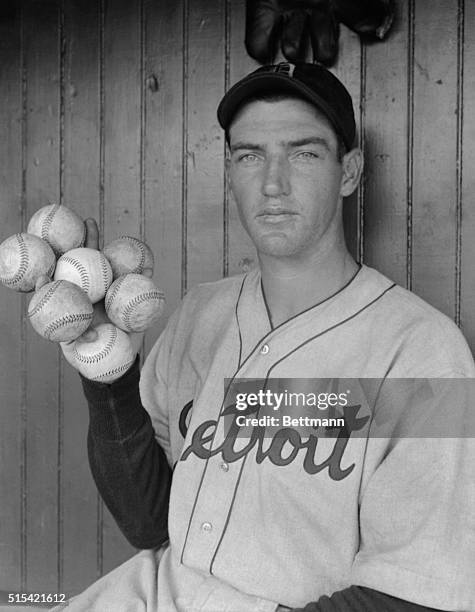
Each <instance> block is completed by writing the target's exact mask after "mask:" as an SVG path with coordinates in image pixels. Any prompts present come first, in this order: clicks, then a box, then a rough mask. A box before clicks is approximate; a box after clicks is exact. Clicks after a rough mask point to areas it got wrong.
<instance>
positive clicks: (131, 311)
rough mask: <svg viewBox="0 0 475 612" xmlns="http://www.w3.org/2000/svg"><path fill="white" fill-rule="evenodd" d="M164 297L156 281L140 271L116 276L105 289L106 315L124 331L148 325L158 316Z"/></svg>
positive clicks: (144, 327)
mask: <svg viewBox="0 0 475 612" xmlns="http://www.w3.org/2000/svg"><path fill="white" fill-rule="evenodd" d="M164 305H165V297H164V294H163V292H162V291H160V290H159V289H158V288H157V286H156V285H155V283H154V282H153V281H152V280H151V279H149V278H147V277H145V276H142V275H141V274H125V275H124V276H119V278H118V279H116V280H115V281H114V282H113V283H112V285H111V286H110V287H109V289H108V291H107V293H106V299H105V308H106V313H107V316H108V317H109V319H110V320H111V321H112V322H113V323H115V325H117V327H120V328H121V329H123V330H124V331H127V332H141V331H145V330H146V329H148V328H149V327H150V326H151V325H153V323H154V322H155V321H156V320H157V319H158V318H159V317H160V315H161V314H162V312H163V307H164Z"/></svg>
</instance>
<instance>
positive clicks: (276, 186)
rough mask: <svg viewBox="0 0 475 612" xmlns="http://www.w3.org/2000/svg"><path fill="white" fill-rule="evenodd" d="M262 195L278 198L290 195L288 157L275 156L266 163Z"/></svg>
mask: <svg viewBox="0 0 475 612" xmlns="http://www.w3.org/2000/svg"><path fill="white" fill-rule="evenodd" d="M262 193H263V194H264V195H265V196H268V197H273V198H276V197H278V196H281V195H289V193H290V182H289V163H288V160H287V158H286V157H283V156H275V157H271V158H269V159H268V160H267V161H266V164H265V167H264V177H263V182H262Z"/></svg>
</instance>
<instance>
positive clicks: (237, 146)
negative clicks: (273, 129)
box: [229, 142, 264, 153]
mask: <svg viewBox="0 0 475 612" xmlns="http://www.w3.org/2000/svg"><path fill="white" fill-rule="evenodd" d="M229 149H230V151H231V153H234V151H240V150H241V149H246V150H247V151H263V150H264V147H263V146H262V145H259V144H257V143H255V142H235V143H234V144H232V145H231V146H230V147H229Z"/></svg>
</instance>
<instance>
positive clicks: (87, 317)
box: [44, 312, 93, 340]
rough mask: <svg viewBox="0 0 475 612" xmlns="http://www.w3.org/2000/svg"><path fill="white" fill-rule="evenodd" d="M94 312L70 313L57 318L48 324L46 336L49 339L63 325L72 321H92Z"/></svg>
mask: <svg viewBox="0 0 475 612" xmlns="http://www.w3.org/2000/svg"><path fill="white" fill-rule="evenodd" d="M92 314H93V313H92V312H91V313H84V314H69V315H65V316H64V317H61V319H57V320H56V321H53V322H52V323H50V324H49V325H48V327H47V328H46V329H45V331H44V336H45V338H46V339H47V340H50V339H51V336H52V335H53V334H54V332H55V331H58V329H60V328H61V327H64V326H65V325H69V324H70V323H79V322H80V321H92Z"/></svg>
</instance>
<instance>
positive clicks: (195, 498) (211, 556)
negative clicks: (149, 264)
mask: <svg viewBox="0 0 475 612" xmlns="http://www.w3.org/2000/svg"><path fill="white" fill-rule="evenodd" d="M218 119H219V122H220V124H221V126H222V127H223V128H224V129H225V131H226V138H227V142H228V145H229V153H230V156H229V161H228V162H227V173H228V180H229V185H230V188H231V192H232V194H233V197H234V200H235V202H236V205H237V207H238V210H239V214H240V218H241V220H242V223H243V225H244V227H245V229H246V230H247V232H248V233H249V235H250V237H251V238H252V240H253V242H254V244H255V246H256V249H257V253H258V259H259V266H258V267H257V268H256V269H254V270H252V271H250V272H248V273H246V274H243V275H240V276H235V277H231V278H226V279H223V280H220V281H218V282H214V283H205V284H203V285H199V286H197V287H195V288H193V289H192V290H191V291H190V292H189V293H188V294H187V296H186V297H185V299H184V300H183V302H182V304H181V305H180V307H179V308H178V309H177V311H176V312H175V313H174V314H173V315H172V316H171V318H170V320H169V321H168V324H167V327H166V329H165V331H164V332H163V334H162V335H161V337H160V338H159V340H158V341H157V343H156V344H155V346H154V348H153V349H152V351H151V352H150V354H149V355H148V357H147V360H146V362H145V364H144V367H143V368H142V371H141V372H140V371H139V365H138V362H136V363H135V365H134V366H133V367H132V368H131V369H130V370H129V371H128V372H127V373H126V374H125V375H123V376H122V377H121V378H119V379H118V380H117V381H115V382H113V383H112V384H101V383H97V382H92V381H88V380H86V379H84V380H83V385H84V390H85V394H86V397H87V400H88V403H89V407H90V414H91V422H90V433H89V454H90V462H91V467H92V470H93V473H94V477H95V479H96V482H97V484H98V487H99V490H100V491H101V494H102V496H103V498H104V500H105V502H106V503H107V505H108V507H109V508H110V510H111V512H112V513H113V515H114V516H115V518H116V520H117V522H118V524H119V525H120V527H121V529H122V530H123V532H124V534H125V535H126V536H127V538H128V539H129V540H130V541H131V543H132V544H134V545H135V546H137V547H139V548H143V549H146V550H143V551H142V552H140V553H139V554H137V555H136V556H134V557H133V558H132V559H130V560H129V561H127V562H126V563H125V564H123V565H122V566H120V567H119V568H117V569H116V570H114V571H113V572H111V573H110V574H108V575H106V576H104V577H103V578H102V579H100V580H99V581H98V582H96V583H95V584H93V585H92V586H91V587H90V588H89V589H87V590H86V591H85V592H84V593H82V594H81V595H79V596H77V597H76V598H73V599H72V600H71V601H70V602H69V603H68V607H67V609H68V611H70V612H77V611H86V610H87V611H88V612H99V611H100V612H104V611H106V610H111V611H114V612H120V611H124V612H125V611H127V612H131V611H135V610H137V611H138V610H147V611H155V610H158V611H160V612H162V611H163V612H197V611H203V612H225V611H227V612H247V611H249V612H250V611H253V612H257V611H260V612H274V611H276V610H289V609H291V610H294V611H296V610H301V609H305V610H306V611H307V612H322V611H332V612H349V611H352V612H363V611H364V612H368V611H374V612H376V611H377V612H384V611H412V612H416V611H422V610H428V609H437V610H451V611H455V610H457V611H462V610H464V611H466V610H475V579H474V573H473V572H474V569H473V568H474V567H475V522H474V520H473V516H474V513H473V508H474V502H475V445H474V444H473V442H472V440H471V439H470V438H469V437H463V435H462V434H463V429H464V428H465V427H466V426H467V423H468V422H469V419H470V416H471V415H470V407H471V406H470V402H469V401H468V400H467V397H468V396H467V392H460V393H451V394H450V401H449V406H450V415H451V417H452V428H453V432H452V434H453V435H451V436H450V437H443V436H439V437H428V436H427V435H424V432H425V431H426V430H425V429H424V427H425V424H426V423H427V422H429V421H430V422H431V423H434V422H439V423H441V422H442V421H443V420H444V419H447V418H448V413H449V410H448V407H447V406H448V404H447V401H448V397H449V396H448V393H447V392H445V391H446V390H447V387H446V386H445V385H444V382H443V381H447V380H449V379H450V380H452V379H453V380H456V381H459V383H460V384H462V382H463V379H468V382H469V379H470V378H473V377H474V375H475V366H474V363H473V359H472V356H471V353H470V351H469V349H468V347H467V344H466V342H465V340H464V339H463V337H462V335H461V334H460V332H459V330H458V329H457V327H456V326H455V325H454V324H453V322H452V321H450V320H449V319H448V318H447V317H445V316H444V315H443V314H441V313H439V312H438V311H436V310H435V309H434V308H432V307H431V306H429V305H428V304H426V303H425V302H424V301H422V300H421V299H419V298H418V297H416V296H415V295H414V294H412V293H410V292H408V291H406V290H405V289H403V288H401V287H399V286H397V285H396V284H395V283H393V282H392V281H390V280H389V279H388V278H386V277H385V276H383V275H381V274H380V273H379V272H377V271H376V270H374V269H371V268H369V267H367V266H364V265H358V264H357V263H356V262H355V261H354V260H353V258H352V257H351V256H350V254H349V253H348V250H347V248H346V245H345V241H344V237H343V226H342V215H341V212H342V210H341V209H342V200H343V198H344V197H345V196H348V195H350V194H351V193H352V192H353V191H354V189H355V188H356V187H357V185H358V182H359V180H360V176H361V173H362V167H363V160H362V154H361V151H359V150H358V149H356V148H354V147H353V143H354V138H355V121H354V115H353V107H352V102H351V98H350V96H349V94H348V92H347V90H346V89H345V87H344V86H343V84H342V83H341V82H340V81H339V80H338V79H337V78H336V77H335V76H334V75H332V74H331V73H330V72H329V71H327V70H326V69H324V68H323V67H321V66H319V65H315V64H298V65H291V64H287V63H285V64H279V65H276V66H266V67H261V68H259V69H258V70H256V71H255V72H253V73H252V74H250V75H248V76H247V77H245V78H244V79H242V80H241V81H239V82H238V83H237V84H235V85H234V86H233V87H232V88H231V89H230V90H229V91H228V92H227V94H226V95H225V96H224V98H223V100H222V101H221V103H220V105H219V109H218ZM89 230H90V233H94V232H95V228H94V225H93V224H91V223H90V222H89ZM63 348H64V352H65V355H66V356H67V358H68V359H69V360H70V361H71V362H73V360H72V357H71V353H70V348H69V347H68V346H67V345H65V346H64V347H63ZM238 379H239V380H240V379H245V381H249V380H253V381H256V382H255V383H254V384H255V387H254V390H255V391H256V395H257V392H258V391H263V388H262V389H258V387H259V385H260V384H261V382H260V381H264V384H265V382H266V381H271V380H288V381H292V380H297V379H298V380H302V379H305V380H307V381H308V380H315V381H325V380H326V381H328V380H332V381H335V380H340V381H341V380H342V379H344V381H345V384H346V381H348V380H352V381H367V380H369V379H371V380H374V379H379V382H378V383H377V386H378V385H379V386H378V389H379V390H381V388H382V387H385V385H386V383H384V381H388V380H395V381H397V380H399V379H401V380H402V381H403V382H401V387H397V386H396V393H393V394H392V395H391V393H389V395H388V394H386V395H385V394H384V393H383V395H384V397H385V402H383V407H382V411H381V413H378V415H377V417H376V418H375V419H374V421H375V422H377V421H378V418H380V414H386V416H387V417H388V418H389V421H391V423H392V424H391V425H390V430H389V433H390V434H394V435H386V436H380V437H376V436H372V435H368V434H367V435H358V433H359V432H360V433H361V431H362V430H363V428H364V426H366V424H367V423H368V418H369V417H367V416H364V415H365V414H366V413H365V412H364V408H365V407H364V406H363V407H361V406H358V407H357V412H356V416H355V415H353V416H354V418H353V420H351V426H350V432H349V434H348V431H347V435H345V436H342V435H341V429H337V431H336V433H335V432H333V433H332V432H328V433H324V432H321V433H319V432H317V430H315V429H312V428H310V430H309V429H307V430H305V431H303V430H302V428H301V427H299V426H298V425H297V426H294V425H290V426H287V427H280V426H277V427H276V428H274V429H269V430H267V429H266V427H262V426H260V425H256V424H255V422H254V421H252V420H251V421H247V422H246V425H245V426H243V427H242V429H241V428H240V427H238V426H236V423H237V421H236V420H234V421H232V422H231V424H230V421H229V418H230V414H231V416H232V417H233V414H234V413H233V407H236V406H237V404H236V402H235V397H232V396H231V395H232V391H231V390H232V388H233V384H234V381H236V380H238ZM428 380H429V381H430V380H434V381H438V382H434V383H433V384H432V383H428V382H427V381H428ZM381 381H383V383H381ZM404 381H405V382H404ZM407 381H412V382H411V383H410V384H409V383H408V382H407ZM414 381H415V383H414ZM417 381H421V382H420V384H418V382H417ZM422 381H424V382H422ZM365 384H366V383H364V382H363V383H361V385H362V386H363V387H364V385H365ZM361 385H360V387H361ZM414 385H415V386H414ZM341 388H345V387H340V390H341ZM385 388H386V387H385ZM457 388H460V387H457ZM467 388H469V386H468V387H467ZM398 389H400V392H399V391H398ZM408 389H412V390H411V391H410V392H408ZM414 389H416V391H414ZM452 389H453V387H452ZM464 389H465V387H464ZM243 397H244V396H243ZM246 397H247V399H248V401H249V404H248V407H249V410H247V411H243V413H242V416H243V417H245V416H247V417H249V418H251V417H256V416H258V415H259V414H260V413H259V409H258V408H253V406H255V403H254V404H253V403H252V402H251V395H247V396H246ZM326 397H330V396H329V395H327V396H326ZM388 398H389V399H388ZM241 399H243V398H241ZM360 407H361V412H360V413H358V410H359V409H360ZM384 411H386V412H384ZM235 412H237V410H236V411H235ZM343 412H344V411H343ZM345 414H346V413H345ZM249 415H250V416H249ZM233 418H234V417H233ZM383 420H384V419H383ZM318 431H320V430H318ZM397 432H399V434H397ZM400 432H405V433H404V435H402V434H401V433H400ZM58 609H59V608H58Z"/></svg>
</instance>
